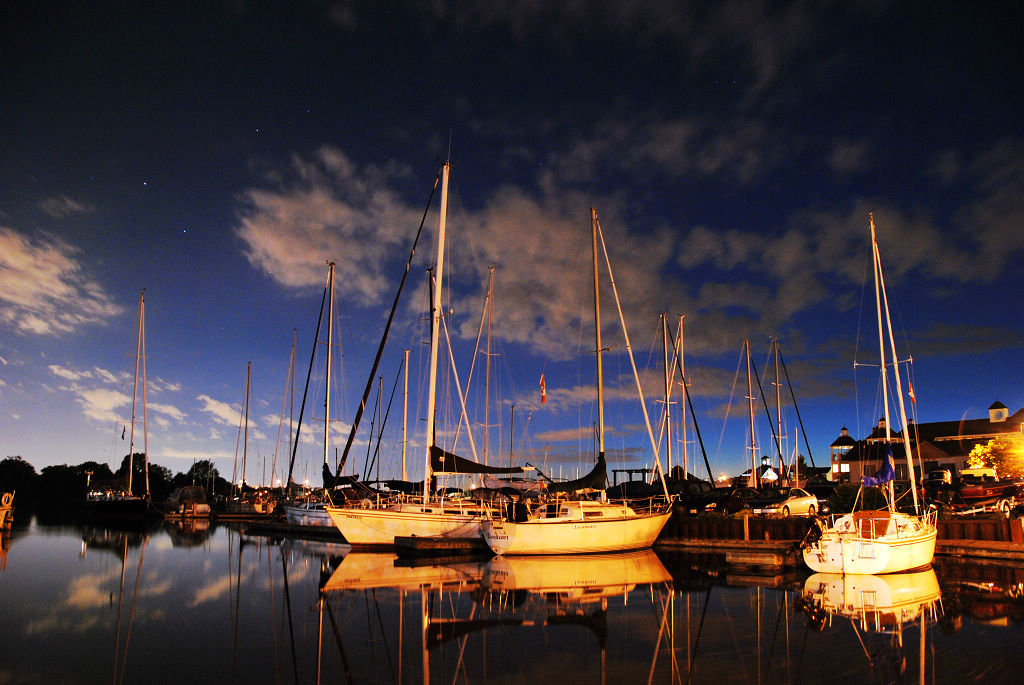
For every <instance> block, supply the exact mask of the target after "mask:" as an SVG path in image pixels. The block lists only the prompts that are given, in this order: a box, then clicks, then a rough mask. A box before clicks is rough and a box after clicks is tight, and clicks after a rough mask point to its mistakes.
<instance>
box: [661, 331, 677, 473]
mask: <svg viewBox="0 0 1024 685" xmlns="http://www.w3.org/2000/svg"><path fill="white" fill-rule="evenodd" d="M661 344H662V347H663V348H664V351H665V456H666V463H667V464H668V472H669V474H670V475H671V473H672V411H671V408H672V401H671V400H672V379H671V378H670V376H671V375H675V374H674V372H675V369H671V370H670V369H669V354H668V314H667V313H665V312H662V314H661Z"/></svg>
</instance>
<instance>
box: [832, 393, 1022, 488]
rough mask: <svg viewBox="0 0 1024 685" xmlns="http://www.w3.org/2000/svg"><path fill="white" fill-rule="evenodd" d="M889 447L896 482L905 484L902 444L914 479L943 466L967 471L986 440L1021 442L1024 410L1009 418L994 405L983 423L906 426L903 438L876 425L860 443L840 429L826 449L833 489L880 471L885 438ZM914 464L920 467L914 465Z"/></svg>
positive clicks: (880, 423)
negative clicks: (907, 444)
mask: <svg viewBox="0 0 1024 685" xmlns="http://www.w3.org/2000/svg"><path fill="white" fill-rule="evenodd" d="M887 433H889V439H890V441H891V442H892V443H893V452H894V454H895V455H896V460H895V461H896V480H908V479H909V474H908V473H907V464H906V459H901V458H900V457H901V456H902V455H903V454H904V447H903V443H904V440H906V439H909V441H910V448H911V451H912V452H913V455H914V460H915V467H914V471H915V474H916V477H917V478H918V479H920V477H921V468H923V469H924V473H927V472H928V471H930V470H931V469H934V468H940V467H943V466H953V467H956V468H957V469H963V468H965V467H966V466H967V457H968V455H970V453H971V450H972V449H974V447H975V445H984V444H987V443H988V441H989V440H991V439H992V438H995V437H999V436H1015V437H1017V438H1021V439H1024V409H1018V410H1017V412H1016V413H1014V414H1012V415H1011V414H1010V410H1009V409H1008V408H1007V407H1006V405H1005V404H1003V403H1002V402H998V401H997V402H994V403H993V404H992V406H990V407H989V408H988V418H980V419H959V420H956V421H935V422H932V423H914V422H913V421H908V422H907V430H906V436H905V435H904V431H902V430H899V431H896V430H895V427H894V428H893V429H892V430H891V431H887V430H886V424H885V419H879V420H878V424H877V425H876V426H875V427H874V429H873V430H872V431H871V434H870V435H868V437H866V438H865V439H863V440H854V439H853V438H852V437H851V436H850V433H849V431H848V430H847V429H846V428H845V427H844V428H843V429H842V431H840V435H839V437H838V438H836V440H835V441H833V443H832V444H831V445H830V450H829V454H830V460H831V462H832V480H833V481H834V482H837V483H859V482H860V480H861V478H862V477H863V476H865V475H873V474H874V473H875V472H876V471H878V469H879V468H880V467H881V465H882V459H883V458H884V457H885V447H884V445H885V440H886V434H887ZM918 461H919V463H920V466H918V465H917V462H918Z"/></svg>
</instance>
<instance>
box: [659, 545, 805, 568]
mask: <svg viewBox="0 0 1024 685" xmlns="http://www.w3.org/2000/svg"><path fill="white" fill-rule="evenodd" d="M798 544H799V541H796V540H768V541H765V540H700V539H659V540H658V541H657V542H656V543H655V544H654V547H655V549H665V550H671V551H674V552H687V553H691V554H711V555H716V556H719V557H724V559H725V563H726V565H727V566H741V567H749V568H762V569H786V568H794V567H796V566H799V565H800V564H802V563H803V561H802V558H801V556H800V553H799V550H798V549H797V545H798Z"/></svg>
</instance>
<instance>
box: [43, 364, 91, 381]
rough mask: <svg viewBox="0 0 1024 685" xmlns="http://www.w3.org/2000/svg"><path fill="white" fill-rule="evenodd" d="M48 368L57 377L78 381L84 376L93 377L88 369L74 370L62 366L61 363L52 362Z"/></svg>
mask: <svg viewBox="0 0 1024 685" xmlns="http://www.w3.org/2000/svg"><path fill="white" fill-rule="evenodd" d="M47 368H48V369H49V370H50V373H52V374H53V375H54V376H56V377H57V378H63V379H64V380H68V381H77V380H81V379H83V378H92V374H91V373H89V372H88V371H72V370H71V369H65V368H64V367H63V366H60V365H59V364H50V365H49V366H48V367H47Z"/></svg>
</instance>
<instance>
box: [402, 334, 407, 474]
mask: <svg viewBox="0 0 1024 685" xmlns="http://www.w3.org/2000/svg"><path fill="white" fill-rule="evenodd" d="M403 366H405V383H404V389H403V391H402V480H409V476H408V473H407V472H406V470H405V449H406V446H407V445H408V444H409V350H406V351H405V363H404V364H403Z"/></svg>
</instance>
